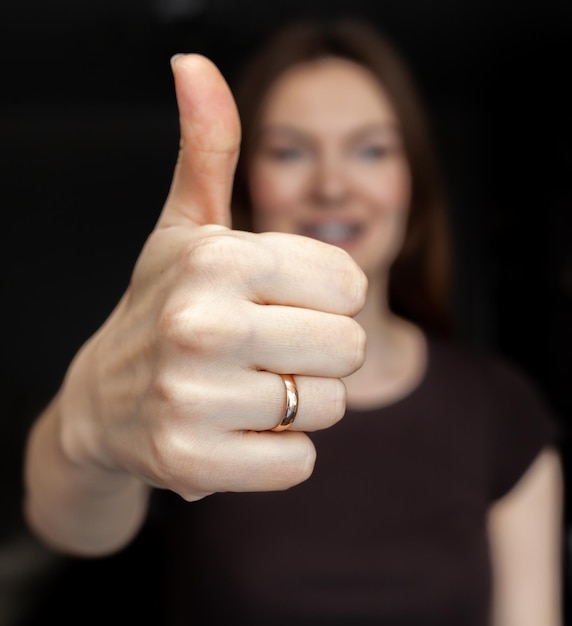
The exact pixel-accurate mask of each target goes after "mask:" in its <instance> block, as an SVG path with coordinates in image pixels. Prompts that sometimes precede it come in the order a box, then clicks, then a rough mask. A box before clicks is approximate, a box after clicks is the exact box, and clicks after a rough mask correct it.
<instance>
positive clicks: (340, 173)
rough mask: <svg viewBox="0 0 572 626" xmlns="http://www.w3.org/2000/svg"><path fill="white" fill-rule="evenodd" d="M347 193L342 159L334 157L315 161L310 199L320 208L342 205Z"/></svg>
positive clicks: (345, 173)
mask: <svg viewBox="0 0 572 626" xmlns="http://www.w3.org/2000/svg"><path fill="white" fill-rule="evenodd" d="M348 192H349V181H348V172H347V168H346V167H344V163H343V162H342V159H340V158H336V157H335V156H328V157H323V158H321V159H320V160H319V161H317V163H316V166H315V171H314V176H313V179H312V197H313V199H314V202H315V203H316V204H318V205H320V206H330V205H337V204H340V203H342V202H343V201H344V200H345V199H346V197H347V195H348Z"/></svg>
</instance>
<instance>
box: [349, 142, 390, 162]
mask: <svg viewBox="0 0 572 626" xmlns="http://www.w3.org/2000/svg"><path fill="white" fill-rule="evenodd" d="M390 152H391V150H390V149H389V148H388V147H387V146H383V145H366V146H360V147H359V148H358V149H357V156H358V157H360V158H362V159H368V160H377V159H383V158H385V157H387V156H389V154H390Z"/></svg>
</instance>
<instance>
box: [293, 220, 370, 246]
mask: <svg viewBox="0 0 572 626" xmlns="http://www.w3.org/2000/svg"><path fill="white" fill-rule="evenodd" d="M362 232H363V226H361V225H359V224H349V223H347V222H338V221H329V222H322V223H319V224H304V225H302V227H301V229H300V234H302V235H305V236H306V237H312V238H313V239H318V240H319V241H323V242H324V243H329V244H332V245H336V246H343V245H347V244H350V243H352V242H353V241H354V240H356V239H357V238H358V237H359V236H360V235H361V233H362Z"/></svg>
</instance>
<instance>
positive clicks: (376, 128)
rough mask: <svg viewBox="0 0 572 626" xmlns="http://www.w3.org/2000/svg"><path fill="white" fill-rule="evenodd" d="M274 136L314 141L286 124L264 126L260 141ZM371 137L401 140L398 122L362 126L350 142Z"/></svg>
mask: <svg viewBox="0 0 572 626" xmlns="http://www.w3.org/2000/svg"><path fill="white" fill-rule="evenodd" d="M273 135H278V136H286V137H289V138H292V139H296V140H298V141H308V140H309V139H312V136H311V134H310V133H308V132H306V131H305V130H304V129H301V128H298V127H296V126H290V125H286V124H284V125H282V124H277V125H270V126H266V127H264V126H263V127H262V128H261V129H260V131H259V133H258V140H259V141H260V140H261V139H264V138H266V137H268V136H270V137H272V136H273ZM370 135H389V136H392V137H393V136H397V138H400V137H401V129H400V127H399V124H398V123H397V122H383V123H378V122H375V123H372V124H366V125H364V126H360V127H358V128H357V129H355V130H353V131H352V132H351V133H350V135H349V140H350V141H357V140H360V139H362V138H364V137H366V136H370Z"/></svg>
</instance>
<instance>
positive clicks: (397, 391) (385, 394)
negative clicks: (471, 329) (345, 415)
mask: <svg viewBox="0 0 572 626" xmlns="http://www.w3.org/2000/svg"><path fill="white" fill-rule="evenodd" d="M372 286H373V288H371V287H370V290H369V292H368V297H367V301H366V303H365V306H364V308H363V309H362V310H361V311H360V313H359V314H358V315H357V316H356V318H355V319H356V321H357V322H359V323H360V324H361V325H362V327H363V329H364V330H365V332H366V335H367V353H366V360H365V362H364V364H363V366H362V367H361V368H360V369H359V370H358V371H357V372H355V373H354V374H352V375H351V376H349V377H347V378H346V379H345V380H344V382H345V383H346V388H347V401H348V406H349V407H353V408H374V407H377V406H384V405H387V404H390V403H391V402H393V401H395V400H397V399H398V398H400V397H402V396H404V395H407V394H408V393H409V392H411V391H412V390H413V389H414V388H415V387H416V386H417V385H418V384H419V381H420V380H421V378H422V377H423V374H424V372H425V365H426V354H425V351H426V346H425V339H424V336H423V333H422V331H421V330H420V329H419V328H418V327H417V326H415V325H414V324H412V323H411V322H408V321H407V320H405V319H403V318H400V317H398V316H397V315H395V314H394V313H393V312H392V311H391V310H390V309H389V306H388V302H387V289H386V288H385V285H381V284H380V282H379V281H376V282H375V283H373V285H372Z"/></svg>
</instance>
